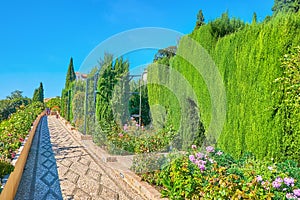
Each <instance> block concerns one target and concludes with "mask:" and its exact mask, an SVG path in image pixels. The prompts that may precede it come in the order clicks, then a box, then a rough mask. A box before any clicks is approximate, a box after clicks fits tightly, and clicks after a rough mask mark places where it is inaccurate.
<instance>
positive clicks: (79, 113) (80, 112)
mask: <svg viewBox="0 0 300 200" xmlns="http://www.w3.org/2000/svg"><path fill="white" fill-rule="evenodd" d="M85 84H86V83H85V82H83V81H76V82H75V84H74V87H73V91H72V92H73V97H72V115H73V121H72V122H73V123H74V125H75V127H76V128H78V129H79V130H80V131H83V129H84V114H85V113H84V105H85Z"/></svg>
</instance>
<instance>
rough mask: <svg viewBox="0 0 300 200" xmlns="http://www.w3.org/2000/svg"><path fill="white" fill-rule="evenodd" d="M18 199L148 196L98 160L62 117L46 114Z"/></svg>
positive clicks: (132, 199) (105, 199)
mask: <svg viewBox="0 0 300 200" xmlns="http://www.w3.org/2000/svg"><path fill="white" fill-rule="evenodd" d="M16 199H17V200H18V199H30V200H34V199H39V200H40V199H103V200H114V199H115V200H118V199H126V200H127V199H130V200H140V199H144V198H143V197H142V196H140V195H139V194H138V193H137V192H136V191H135V190H134V189H132V188H131V186H129V185H128V184H127V183H126V182H125V181H123V180H122V176H120V175H119V174H117V173H115V171H113V170H112V169H111V168H110V167H109V166H108V165H107V163H105V162H104V161H102V162H101V160H95V157H94V156H92V155H91V154H90V152H88V151H87V149H86V147H85V144H84V143H83V141H82V140H80V139H79V138H77V137H76V136H75V135H74V134H72V131H70V130H68V129H67V128H66V126H65V124H63V121H62V120H61V119H56V118H55V117H54V116H49V117H43V118H42V120H41V123H40V124H39V128H38V129H37V133H36V135H35V138H34V141H33V144H32V147H31V150H30V153H29V157H28V160H27V163H26V166H25V170H24V174H23V176H22V180H21V183H20V185H19V188H18V192H17V195H16Z"/></svg>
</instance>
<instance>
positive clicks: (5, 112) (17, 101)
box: [0, 90, 31, 122]
mask: <svg viewBox="0 0 300 200" xmlns="http://www.w3.org/2000/svg"><path fill="white" fill-rule="evenodd" d="M29 103H31V99H30V98H27V97H23V96H22V91H19V90H16V91H14V92H12V93H11V95H10V96H7V97H6V99H3V100H0V122H1V121H3V120H5V119H7V118H8V117H9V116H10V115H11V114H13V113H15V112H16V111H17V109H18V108H20V106H27V105H28V104H29Z"/></svg>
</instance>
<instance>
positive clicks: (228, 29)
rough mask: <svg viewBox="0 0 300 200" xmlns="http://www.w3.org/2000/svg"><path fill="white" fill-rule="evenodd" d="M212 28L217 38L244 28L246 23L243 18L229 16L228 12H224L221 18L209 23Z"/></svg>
mask: <svg viewBox="0 0 300 200" xmlns="http://www.w3.org/2000/svg"><path fill="white" fill-rule="evenodd" d="M209 25H210V26H211V28H212V29H211V30H212V35H213V36H214V37H216V38H219V37H224V36H225V35H228V34H231V33H234V32H236V31H239V30H242V29H243V28H244V27H245V23H244V22H243V21H242V20H239V19H235V18H232V19H230V18H229V16H228V12H226V13H223V14H222V16H221V18H218V19H216V20H214V21H212V22H210V23H209Z"/></svg>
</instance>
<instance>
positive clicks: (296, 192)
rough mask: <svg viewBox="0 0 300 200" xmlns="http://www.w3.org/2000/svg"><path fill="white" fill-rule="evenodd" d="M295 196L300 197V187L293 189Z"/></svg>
mask: <svg viewBox="0 0 300 200" xmlns="http://www.w3.org/2000/svg"><path fill="white" fill-rule="evenodd" d="M293 193H294V195H295V196H297V197H300V189H295V190H293Z"/></svg>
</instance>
